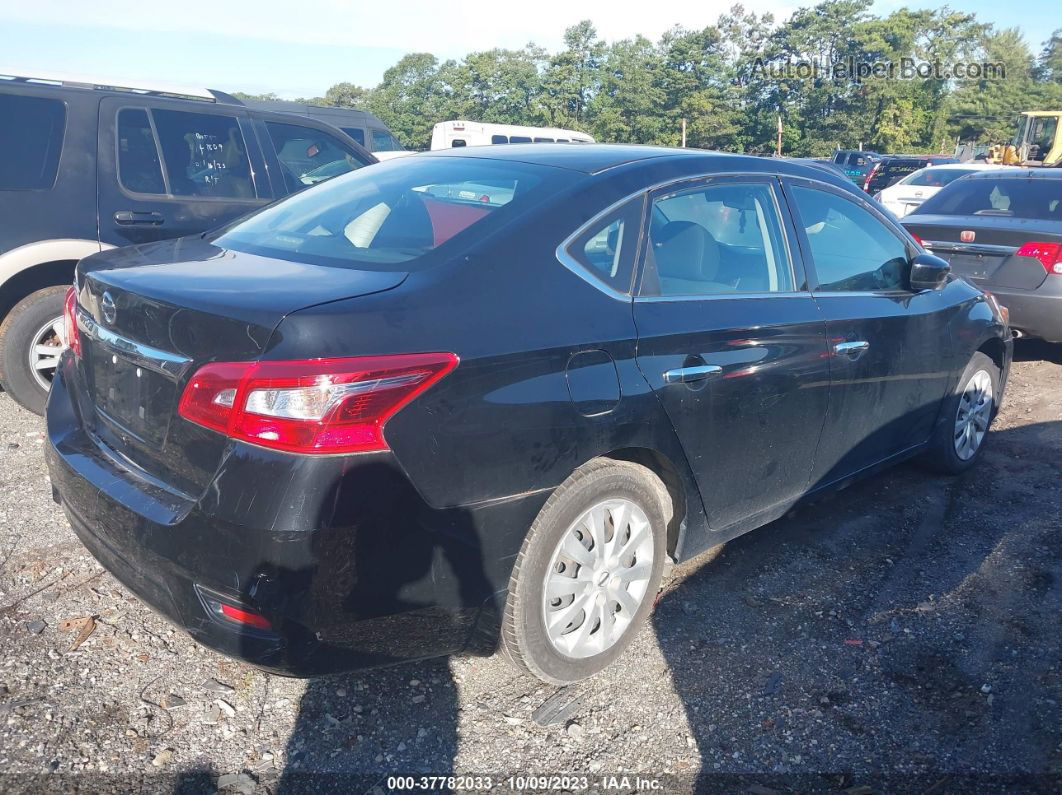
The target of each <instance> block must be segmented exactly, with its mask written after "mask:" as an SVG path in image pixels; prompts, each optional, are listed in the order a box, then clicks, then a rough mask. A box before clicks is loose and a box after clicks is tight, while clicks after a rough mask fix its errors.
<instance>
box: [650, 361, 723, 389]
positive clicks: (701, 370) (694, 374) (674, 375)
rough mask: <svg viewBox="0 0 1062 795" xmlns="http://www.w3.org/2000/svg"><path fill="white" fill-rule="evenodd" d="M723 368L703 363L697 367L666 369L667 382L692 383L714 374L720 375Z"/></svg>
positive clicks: (665, 377) (665, 379)
mask: <svg viewBox="0 0 1062 795" xmlns="http://www.w3.org/2000/svg"><path fill="white" fill-rule="evenodd" d="M721 372H723V368H722V367H720V366H719V365H717V364H701V365H697V366H696V367H679V368H677V369H675V370H665V371H664V383H665V384H691V383H693V382H695V381H703V380H704V379H705V378H709V377H711V376H713V375H719V373H721Z"/></svg>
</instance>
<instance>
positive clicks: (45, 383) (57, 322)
mask: <svg viewBox="0 0 1062 795" xmlns="http://www.w3.org/2000/svg"><path fill="white" fill-rule="evenodd" d="M66 348H67V341H66V329H65V328H64V327H63V318H62V317H57V318H55V319H54V320H49V321H48V322H47V323H45V324H44V325H43V326H41V327H40V328H39V329H37V333H36V334H34V335H33V337H32V338H31V340H30V348H29V366H30V372H31V373H33V380H34V381H36V382H37V383H38V384H39V385H40V387H41V389H43V390H44V391H45V392H47V391H48V390H49V389H51V388H52V379H53V378H54V377H55V368H56V367H58V366H59V357H60V356H61V355H62V353H63V351H65V350H66Z"/></svg>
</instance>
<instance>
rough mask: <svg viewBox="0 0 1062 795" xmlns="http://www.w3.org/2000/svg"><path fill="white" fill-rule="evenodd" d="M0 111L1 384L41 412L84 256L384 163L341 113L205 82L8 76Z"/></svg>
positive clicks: (222, 217) (187, 230)
mask: <svg viewBox="0 0 1062 795" xmlns="http://www.w3.org/2000/svg"><path fill="white" fill-rule="evenodd" d="M0 118H2V119H3V120H4V123H3V124H2V125H0V218H3V219H4V222H3V226H2V227H0V319H2V322H0V383H2V385H3V387H4V389H5V390H6V391H7V393H8V394H9V395H11V397H13V398H14V399H15V400H17V401H18V402H19V403H21V404H22V405H23V406H25V407H26V408H28V409H30V410H31V411H34V412H37V413H38V414H40V413H43V411H44V403H45V400H46V398H47V396H48V388H49V385H50V383H51V379H52V376H53V374H54V373H55V367H56V364H57V363H58V361H59V354H60V353H61V352H62V350H63V349H64V348H65V347H66V340H65V336H66V335H65V332H64V330H63V324H62V314H63V296H64V294H65V293H66V289H67V287H69V285H70V283H71V282H72V280H73V277H74V264H75V263H76V262H77V261H78V260H79V259H81V258H82V257H85V256H88V255H89V254H94V253H96V252H98V251H101V250H103V249H108V248H114V247H116V246H124V245H128V244H131V243H151V242H153V241H156V240H163V239H166V238H174V237H181V236H182V235H190V234H198V233H201V232H205V231H206V230H208V229H211V228H213V227H216V226H218V225H220V224H223V223H226V222H228V221H231V220H232V219H234V218H236V217H238V216H240V215H243V214H245V213H247V212H250V211H251V210H254V209H257V208H258V207H261V206H263V205H265V204H268V203H269V202H271V201H273V200H275V199H278V198H281V197H283V196H286V195H288V194H290V193H293V192H294V191H297V190H299V189H301V188H303V187H305V186H307V185H312V184H314V183H316V182H320V181H321V180H324V179H327V178H328V177H331V176H335V175H336V174H342V173H344V172H346V171H351V170H352V169H355V168H360V167H361V166H364V165H368V164H370V163H375V162H377V161H376V158H375V157H374V156H373V155H372V154H370V153H369V151H368V150H366V149H365V148H364V147H363V146H361V145H360V144H359V143H357V142H356V141H354V140H353V139H352V138H351V137H350V136H349V135H347V134H346V133H344V132H342V131H340V130H339V129H337V128H336V127H334V126H332V125H329V124H326V123H324V122H322V121H320V120H318V119H315V118H309V117H305V116H300V115H295V114H293V113H292V112H290V111H289V112H284V113H278V112H270V111H265V110H260V109H255V108H249V107H247V106H245V105H244V104H243V103H241V102H240V101H239V100H238V99H235V98H234V97H232V96H229V95H228V94H225V93H223V92H220V91H212V90H207V89H191V88H168V87H157V86H145V85H122V86H116V85H113V84H109V83H101V82H97V81H92V80H81V79H77V80H68V79H58V80H56V79H50V78H49V79H41V78H39V77H37V78H34V77H27V76H3V75H0Z"/></svg>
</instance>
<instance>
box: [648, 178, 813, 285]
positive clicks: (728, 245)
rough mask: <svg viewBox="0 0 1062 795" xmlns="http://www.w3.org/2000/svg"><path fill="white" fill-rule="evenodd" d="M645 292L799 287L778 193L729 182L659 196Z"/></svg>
mask: <svg viewBox="0 0 1062 795" xmlns="http://www.w3.org/2000/svg"><path fill="white" fill-rule="evenodd" d="M649 230H650V231H649V247H648V252H647V255H646V264H645V275H644V276H643V278H642V287H641V293H642V295H661V296H668V295H726V294H728V293H731V294H733V293H768V292H770V293H773V292H786V291H790V290H792V289H793V275H792V269H791V267H790V264H789V255H788V251H787V249H786V246H785V239H784V237H783V236H782V231H781V221H780V217H779V211H778V205H777V202H776V201H775V198H774V192H773V191H772V189H771V187H770V186H769V185H765V184H762V183H722V184H716V185H706V186H701V187H697V188H694V189H691V190H686V191H682V192H680V193H674V194H670V195H666V196H661V197H659V198H657V199H655V200H654V201H653V209H652V217H651V221H650V227H649Z"/></svg>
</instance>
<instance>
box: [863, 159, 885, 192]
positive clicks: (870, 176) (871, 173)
mask: <svg viewBox="0 0 1062 795" xmlns="http://www.w3.org/2000/svg"><path fill="white" fill-rule="evenodd" d="M879 168H881V163H875V164H874V165H873V166H872V167H871V169H870V171H868V172H867V178H866V179H865V180H863V190H864V191H867V192H869V191H870V181H871V180H872V179H874V175H875V174H877V173H878V169H879Z"/></svg>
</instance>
